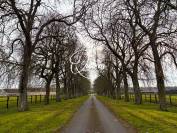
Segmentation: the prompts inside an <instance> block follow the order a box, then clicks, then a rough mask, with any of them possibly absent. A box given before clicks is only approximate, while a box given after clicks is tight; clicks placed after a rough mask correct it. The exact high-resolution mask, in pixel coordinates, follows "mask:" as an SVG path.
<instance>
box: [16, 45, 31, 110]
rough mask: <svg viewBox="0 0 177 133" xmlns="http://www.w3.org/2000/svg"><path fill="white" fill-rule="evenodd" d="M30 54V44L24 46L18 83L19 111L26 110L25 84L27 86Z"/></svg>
mask: <svg viewBox="0 0 177 133" xmlns="http://www.w3.org/2000/svg"><path fill="white" fill-rule="evenodd" d="M31 55H32V48H31V45H30V46H27V45H25V46H24V54H23V67H22V73H21V77H20V83H19V108H18V110H19V111H26V110H28V99H27V86H28V76H29V70H30V65H31Z"/></svg>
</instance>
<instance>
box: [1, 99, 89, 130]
mask: <svg viewBox="0 0 177 133" xmlns="http://www.w3.org/2000/svg"><path fill="white" fill-rule="evenodd" d="M86 99H87V96H84V97H79V98H75V99H70V100H63V101H62V102H60V103H56V102H51V103H50V104H49V105H43V104H33V105H31V106H30V109H29V111H26V112H17V109H16V108H15V107H14V108H9V109H2V110H0V133H9V132H13V133H51V132H54V131H58V130H59V129H60V128H61V127H62V126H63V125H65V124H66V123H67V122H68V121H69V120H70V118H71V117H72V115H73V113H74V112H75V111H76V110H77V109H78V107H79V106H81V104H82V103H83V102H84V101H85V100H86Z"/></svg>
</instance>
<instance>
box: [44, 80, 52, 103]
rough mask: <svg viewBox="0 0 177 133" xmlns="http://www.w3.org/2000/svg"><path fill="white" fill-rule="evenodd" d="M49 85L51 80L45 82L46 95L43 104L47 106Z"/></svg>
mask: <svg viewBox="0 0 177 133" xmlns="http://www.w3.org/2000/svg"><path fill="white" fill-rule="evenodd" d="M50 83H51V80H50V81H46V86H45V88H46V94H45V104H46V105H47V104H49V100H50V99H49V98H50Z"/></svg>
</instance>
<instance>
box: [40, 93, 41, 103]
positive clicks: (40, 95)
mask: <svg viewBox="0 0 177 133" xmlns="http://www.w3.org/2000/svg"><path fill="white" fill-rule="evenodd" d="M40 103H41V95H40Z"/></svg>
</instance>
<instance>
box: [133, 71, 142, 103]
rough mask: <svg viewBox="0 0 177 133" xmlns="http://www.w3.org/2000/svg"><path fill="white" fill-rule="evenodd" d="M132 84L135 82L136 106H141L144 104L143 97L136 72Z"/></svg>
mask: <svg viewBox="0 0 177 133" xmlns="http://www.w3.org/2000/svg"><path fill="white" fill-rule="evenodd" d="M132 82H133V89H134V93H135V104H141V103H142V95H141V91H140V87H139V82H138V75H137V73H136V72H135V73H134V74H133V76H132Z"/></svg>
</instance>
